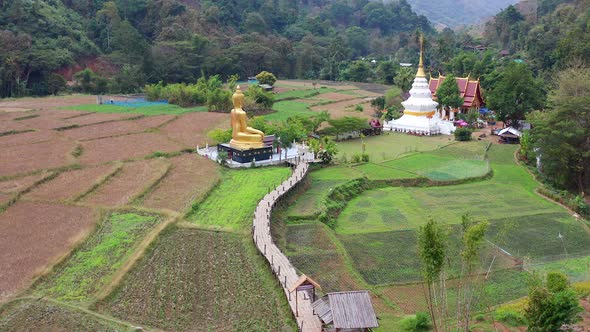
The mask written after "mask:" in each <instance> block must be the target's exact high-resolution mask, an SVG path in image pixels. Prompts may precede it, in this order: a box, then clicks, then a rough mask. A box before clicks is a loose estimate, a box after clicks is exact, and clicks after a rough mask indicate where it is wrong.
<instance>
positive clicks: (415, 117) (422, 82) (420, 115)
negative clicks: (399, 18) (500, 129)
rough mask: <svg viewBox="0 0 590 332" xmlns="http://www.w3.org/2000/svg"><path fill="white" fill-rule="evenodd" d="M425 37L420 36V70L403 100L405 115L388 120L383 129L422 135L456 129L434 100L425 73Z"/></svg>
mask: <svg viewBox="0 0 590 332" xmlns="http://www.w3.org/2000/svg"><path fill="white" fill-rule="evenodd" d="M423 51H424V37H423V36H422V37H421V38H420V64H419V65H418V72H417V73H416V78H415V79H414V83H413V84H412V89H411V90H410V98H408V100H406V101H404V102H402V105H403V106H404V115H403V116H402V117H401V118H399V119H397V120H392V121H389V122H386V123H385V124H384V125H383V130H389V131H398V132H404V133H415V134H422V135H438V134H443V135H450V134H452V133H453V132H454V131H455V126H454V125H453V123H451V122H449V121H446V120H443V119H442V118H441V117H440V114H439V112H438V111H437V109H436V107H437V106H438V103H437V102H435V101H434V100H432V95H431V93H430V89H429V88H428V81H427V80H426V74H425V73H424V60H423Z"/></svg>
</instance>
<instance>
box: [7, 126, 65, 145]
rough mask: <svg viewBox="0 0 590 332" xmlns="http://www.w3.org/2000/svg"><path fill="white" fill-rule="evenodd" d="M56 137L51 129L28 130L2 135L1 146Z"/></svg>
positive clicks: (44, 140)
mask: <svg viewBox="0 0 590 332" xmlns="http://www.w3.org/2000/svg"><path fill="white" fill-rule="evenodd" d="M55 138H56V134H55V133H54V132H53V131H51V130H39V131H28V132H24V133H20V134H14V135H6V136H0V146H15V145H26V144H34V143H40V142H46V141H50V140H52V139H55Z"/></svg>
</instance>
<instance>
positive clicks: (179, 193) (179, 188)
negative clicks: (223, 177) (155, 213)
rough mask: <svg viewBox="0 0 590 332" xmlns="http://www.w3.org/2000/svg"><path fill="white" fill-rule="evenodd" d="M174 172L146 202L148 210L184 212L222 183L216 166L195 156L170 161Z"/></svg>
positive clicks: (170, 173)
mask: <svg viewBox="0 0 590 332" xmlns="http://www.w3.org/2000/svg"><path fill="white" fill-rule="evenodd" d="M170 161H171V162H172V169H171V170H170V171H169V173H168V175H166V177H165V178H164V179H163V180H162V181H161V182H160V183H159V184H158V186H156V188H154V190H153V191H152V192H151V193H150V194H149V195H148V197H147V198H146V199H145V201H144V204H143V205H144V206H147V207H151V208H163V209H170V210H176V211H184V210H185V209H187V208H188V206H189V205H190V204H191V202H193V201H194V200H198V199H201V198H202V197H204V195H205V194H207V192H209V190H211V188H213V186H214V185H215V184H216V183H217V181H218V180H219V177H220V174H219V168H218V166H217V164H215V163H214V162H212V161H210V160H207V159H204V158H202V157H200V156H196V155H194V154H185V155H182V156H180V157H176V158H172V159H170Z"/></svg>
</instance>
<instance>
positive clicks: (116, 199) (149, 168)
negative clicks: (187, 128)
mask: <svg viewBox="0 0 590 332" xmlns="http://www.w3.org/2000/svg"><path fill="white" fill-rule="evenodd" d="M169 165H170V163H169V162H168V161H167V160H164V159H162V160H160V159H151V160H141V161H136V162H132V163H126V164H125V165H124V166H123V168H122V169H121V171H120V172H119V173H118V174H117V175H116V176H115V177H113V178H112V179H110V180H109V181H108V182H107V183H105V184H103V185H102V186H100V188H98V190H96V191H95V192H94V193H92V194H91V195H89V196H88V197H86V199H84V201H85V202H87V203H92V204H101V205H108V206H119V205H125V204H127V203H130V202H131V200H132V199H133V198H135V197H137V196H138V195H139V194H141V193H142V191H143V190H145V189H147V188H148V187H149V186H150V185H151V184H152V183H154V182H155V181H157V180H158V179H159V178H160V177H162V176H163V175H164V174H165V173H166V170H167V169H168V167H169Z"/></svg>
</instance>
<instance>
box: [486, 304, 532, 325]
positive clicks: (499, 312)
mask: <svg viewBox="0 0 590 332" xmlns="http://www.w3.org/2000/svg"><path fill="white" fill-rule="evenodd" d="M494 319H495V320H499V321H501V322H504V323H506V324H508V325H510V326H515V327H516V326H522V325H525V324H526V319H525V318H524V315H522V314H521V313H519V312H517V311H516V310H511V309H507V308H499V309H496V311H495V312H494Z"/></svg>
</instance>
